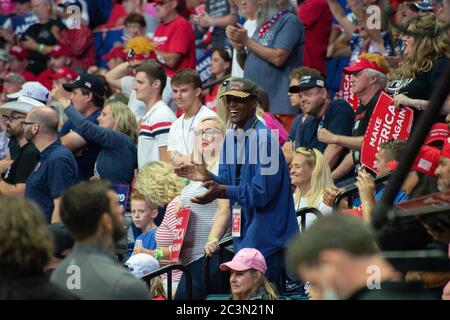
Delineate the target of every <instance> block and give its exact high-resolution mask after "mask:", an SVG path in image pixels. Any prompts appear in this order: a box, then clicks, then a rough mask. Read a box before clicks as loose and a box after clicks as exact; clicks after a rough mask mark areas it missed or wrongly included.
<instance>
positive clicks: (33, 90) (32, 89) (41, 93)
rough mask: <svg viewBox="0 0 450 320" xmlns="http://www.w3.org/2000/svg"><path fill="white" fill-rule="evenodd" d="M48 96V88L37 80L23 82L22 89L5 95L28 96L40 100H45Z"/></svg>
mask: <svg viewBox="0 0 450 320" xmlns="http://www.w3.org/2000/svg"><path fill="white" fill-rule="evenodd" d="M48 96H49V92H48V89H47V88H46V87H44V86H43V85H42V84H41V83H39V82H37V81H28V82H25V83H24V84H23V85H22V89H20V91H18V92H16V93H12V94H8V95H7V97H8V98H10V99H17V98H19V97H29V98H33V99H35V100H39V101H42V102H47V99H48Z"/></svg>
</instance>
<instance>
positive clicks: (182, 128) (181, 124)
mask: <svg viewBox="0 0 450 320" xmlns="http://www.w3.org/2000/svg"><path fill="white" fill-rule="evenodd" d="M214 116H216V113H215V112H214V111H212V110H211V109H209V108H208V107H206V106H201V107H200V109H199V110H198V113H197V114H196V115H195V116H193V117H191V118H189V119H188V120H186V119H184V114H183V115H182V116H181V117H179V118H178V119H177V120H176V121H175V122H174V123H173V124H172V126H171V127H170V131H169V138H168V144H167V150H168V151H177V152H178V153H180V154H182V155H187V154H191V153H192V151H193V149H194V141H195V140H194V131H195V129H196V128H197V125H198V123H199V122H200V120H202V119H204V118H206V117H214Z"/></svg>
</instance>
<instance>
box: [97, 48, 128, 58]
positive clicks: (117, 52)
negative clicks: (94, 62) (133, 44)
mask: <svg viewBox="0 0 450 320" xmlns="http://www.w3.org/2000/svg"><path fill="white" fill-rule="evenodd" d="M113 58H121V59H122V60H124V61H125V60H127V54H126V53H125V49H124V48H123V47H117V48H112V49H111V50H110V51H109V52H108V53H107V54H104V55H102V60H106V61H108V60H111V59H113Z"/></svg>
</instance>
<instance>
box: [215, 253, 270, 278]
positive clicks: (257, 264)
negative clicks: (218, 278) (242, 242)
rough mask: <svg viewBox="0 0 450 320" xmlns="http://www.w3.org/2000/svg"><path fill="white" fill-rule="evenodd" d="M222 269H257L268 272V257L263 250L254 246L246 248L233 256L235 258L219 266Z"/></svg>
mask: <svg viewBox="0 0 450 320" xmlns="http://www.w3.org/2000/svg"><path fill="white" fill-rule="evenodd" d="M219 268H220V270H222V271H228V270H235V271H246V270H250V269H255V270H258V271H261V272H262V273H266V271H267V265H266V259H264V256H263V255H262V253H261V252H259V251H258V250H257V249H253V248H244V249H241V250H239V252H238V253H236V255H235V256H234V257H233V260H231V261H230V262H227V263H222V264H221V265H220V266H219Z"/></svg>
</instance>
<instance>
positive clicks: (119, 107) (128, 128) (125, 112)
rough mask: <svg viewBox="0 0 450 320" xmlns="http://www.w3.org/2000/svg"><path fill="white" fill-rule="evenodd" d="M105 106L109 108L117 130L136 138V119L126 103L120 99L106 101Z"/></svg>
mask: <svg viewBox="0 0 450 320" xmlns="http://www.w3.org/2000/svg"><path fill="white" fill-rule="evenodd" d="M105 106H109V107H110V108H111V114H112V116H113V118H114V119H115V120H116V125H115V127H116V129H117V131H119V132H122V133H125V134H126V135H127V136H129V137H130V138H131V139H133V141H136V140H137V136H138V132H137V121H136V116H135V115H134V113H133V112H132V111H131V110H130V108H128V106H127V105H126V104H124V103H123V102H121V101H118V100H114V101H107V102H106V103H105Z"/></svg>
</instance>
